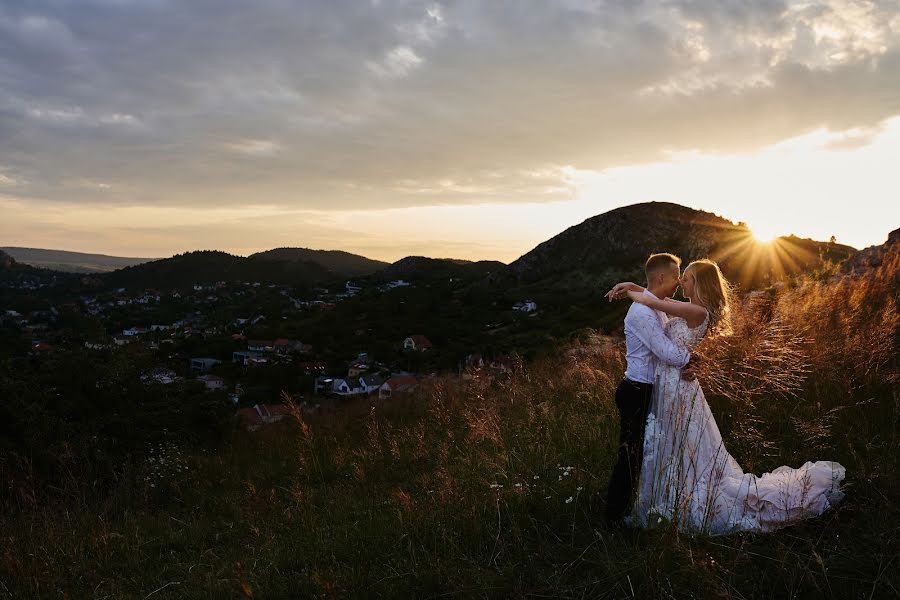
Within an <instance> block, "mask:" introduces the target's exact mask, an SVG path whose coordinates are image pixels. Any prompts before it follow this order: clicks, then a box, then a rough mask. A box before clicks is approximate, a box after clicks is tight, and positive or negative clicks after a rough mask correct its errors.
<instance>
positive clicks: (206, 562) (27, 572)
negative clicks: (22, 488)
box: [0, 264, 900, 599]
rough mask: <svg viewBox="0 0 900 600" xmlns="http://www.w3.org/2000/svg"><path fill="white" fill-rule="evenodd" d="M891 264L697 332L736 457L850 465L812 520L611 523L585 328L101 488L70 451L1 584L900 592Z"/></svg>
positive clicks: (604, 419)
mask: <svg viewBox="0 0 900 600" xmlns="http://www.w3.org/2000/svg"><path fill="white" fill-rule="evenodd" d="M897 267H898V265H896V264H894V265H886V266H885V267H884V268H882V270H881V271H879V272H877V273H876V274H874V275H873V276H871V277H869V278H867V279H863V280H859V279H857V280H841V281H832V282H828V281H810V280H807V281H802V282H798V283H796V284H794V285H793V286H791V287H789V288H788V289H783V290H779V291H775V292H773V293H772V294H770V295H769V296H767V297H765V298H760V299H755V300H752V301H746V302H744V303H742V304H741V305H740V306H739V307H738V311H737V315H736V327H735V335H733V336H731V337H729V338H719V339H717V340H710V341H709V342H708V343H705V344H704V348H703V353H704V356H705V357H706V360H705V361H704V365H705V367H706V369H707V372H706V373H705V374H704V375H703V376H701V383H703V385H704V389H706V390H707V391H706V393H707V397H708V399H709V401H710V405H711V406H712V409H713V412H714V414H715V416H716V419H717V422H718V423H719V426H720V428H721V430H722V433H723V435H724V437H725V443H726V445H727V447H728V449H729V451H730V452H731V453H732V454H733V455H734V456H735V458H737V460H738V461H739V462H740V463H741V464H742V466H743V467H744V468H745V470H747V471H751V472H754V473H757V474H760V473H762V472H764V471H770V470H772V469H773V468H775V467H777V466H779V465H782V464H788V465H792V466H799V465H800V464H802V463H803V462H805V461H806V460H822V459H824V460H828V459H831V460H837V461H839V462H841V463H842V464H844V465H845V466H846V467H847V481H846V483H845V490H846V492H847V497H846V498H845V500H844V501H843V502H842V503H841V504H840V505H839V506H838V507H837V508H835V509H833V510H830V511H829V512H827V513H826V514H824V515H823V516H822V517H820V518H817V519H812V520H808V521H804V522H802V523H800V524H797V525H794V526H792V527H790V528H787V529H785V530H782V531H779V532H776V533H772V534H740V535H734V536H727V537H715V538H710V537H703V536H690V535H686V534H684V533H681V532H679V531H678V530H677V529H675V528H674V527H671V526H667V527H661V528H658V529H654V530H649V531H645V530H629V529H624V530H623V529H615V530H610V529H607V528H606V527H605V526H604V525H603V522H602V514H603V507H604V500H605V491H606V482H607V478H608V476H609V473H610V470H611V467H612V460H613V457H614V447H615V444H616V441H617V440H616V436H617V415H616V411H615V406H614V404H613V390H614V388H615V386H616V384H617V382H618V379H619V378H620V377H621V373H622V370H623V367H624V365H623V363H622V350H621V348H619V347H616V346H611V345H610V344H609V343H608V341H607V340H606V338H602V337H599V336H597V337H595V338H590V339H587V340H585V341H582V342H573V344H572V346H571V347H570V348H568V349H566V350H565V351H562V352H560V353H559V354H558V355H557V356H555V357H553V358H549V359H543V360H539V361H536V362H534V363H532V364H528V365H520V366H519V367H518V368H517V369H515V371H514V372H513V373H511V374H509V375H506V376H500V377H488V376H486V375H480V376H477V377H475V378H474V379H472V380H469V381H458V380H456V379H453V378H450V377H445V378H437V379H435V380H433V381H431V382H429V383H428V385H426V386H424V387H423V388H422V389H420V391H419V393H418V394H417V395H416V396H415V397H411V398H408V399H406V400H397V399H395V400H392V401H391V402H390V403H379V402H378V401H372V402H369V401H363V402H360V403H358V404H355V405H351V406H347V407H344V408H343V409H341V410H338V411H334V412H329V413H324V414H323V413H318V414H316V413H313V414H307V413H305V412H303V411H300V410H297V411H296V412H295V419H293V420H291V421H289V422H283V423H280V424H278V425H276V426H272V427H270V428H268V429H267V430H264V431H258V432H256V433H254V434H248V433H246V432H242V431H239V430H236V431H235V434H234V436H233V438H232V439H231V440H230V442H229V443H227V444H222V445H220V446H217V447H206V448H202V447H201V448H189V447H186V446H184V445H181V444H180V443H179V440H177V439H173V440H170V442H171V443H170V444H169V445H166V446H165V447H164V448H162V449H160V448H158V447H157V448H155V449H153V453H151V451H150V450H151V449H150V448H148V449H147V452H146V453H145V454H143V455H141V456H134V457H133V459H132V460H130V461H128V462H127V464H124V465H123V466H122V470H121V478H120V480H119V482H118V484H116V485H115V486H114V487H113V488H112V489H94V488H93V487H92V484H91V482H90V481H84V480H80V479H79V477H78V476H77V470H76V471H75V472H73V477H72V483H71V485H69V486H68V487H67V488H65V489H55V490H54V489H43V488H41V487H40V486H39V485H37V484H35V488H34V492H33V493H29V494H23V495H22V496H21V497H22V498H27V499H28V500H27V501H25V500H22V501H20V502H18V503H16V504H15V505H14V506H10V507H7V510H4V512H3V513H2V515H0V532H2V535H0V598H2V597H5V596H6V597H11V598H20V597H41V598H43V597H46V598H57V597H62V598H68V597H77V598H83V597H92V598H154V599H161V598H236V597H237V598H279V597H322V598H329V597H432V598H438V597H441V598H443V597H536V598H541V597H562V598H632V597H633V598H888V597H897V596H900V576H898V571H900V559H898V556H900V543H898V539H900V535H898V533H900V519H898V510H897V508H896V507H897V506H898V503H900V486H898V483H897V476H896V473H897V467H898V465H897V458H898V456H900V452H898V440H897V429H898V427H897V426H898V414H900V395H898V388H897V385H896V384H897V360H896V341H897V332H898V322H900V321H898V313H897V305H896V294H895V290H896V289H897V283H898V282H897V281H896V275H895V273H897V272H898V269H897ZM717 373H721V374H723V375H724V376H722V377H717V376H716V374H717ZM163 455H164V456H163ZM151 456H152V457H153V458H154V459H155V460H154V461H150V457H151ZM161 457H162V461H161V462H160V458H161ZM179 467H181V468H180V469H179ZM73 468H75V467H73Z"/></svg>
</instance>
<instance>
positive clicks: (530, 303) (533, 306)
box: [512, 300, 537, 313]
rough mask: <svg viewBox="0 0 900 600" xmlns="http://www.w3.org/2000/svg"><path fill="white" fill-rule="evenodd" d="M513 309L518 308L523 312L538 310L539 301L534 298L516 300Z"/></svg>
mask: <svg viewBox="0 0 900 600" xmlns="http://www.w3.org/2000/svg"><path fill="white" fill-rule="evenodd" d="M512 308H513V310H518V311H522V312H526V313H528V312H534V311H536V310H537V303H536V302H535V301H534V300H523V301H522V302H516V303H515V304H513V307H512Z"/></svg>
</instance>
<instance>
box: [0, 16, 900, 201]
mask: <svg viewBox="0 0 900 600" xmlns="http://www.w3.org/2000/svg"><path fill="white" fill-rule="evenodd" d="M898 14H900V8H898V6H897V4H896V3H895V2H890V3H889V2H883V3H878V2H864V1H849V0H826V1H820V2H786V1H781V0H763V1H760V2H752V3H749V2H743V1H741V0H676V1H672V2H665V3H635V2H626V1H624V0H623V1H619V2H602V3H595V2H586V1H585V2H580V1H576V0H565V1H560V2H552V3H548V2H539V1H537V0H533V1H531V0H529V1H526V0H519V1H515V2H513V1H507V2H489V3H485V2H476V1H475V0H458V1H452V2H451V1H447V2H405V1H399V0H397V1H390V0H384V1H382V2H377V3H342V2H331V1H326V0H319V1H310V2H303V3H286V2H280V1H276V0H259V1H258V2H254V3H252V4H247V3H244V2H238V1H237V0H216V1H213V0H200V1H198V2H192V3H174V2H168V1H164V0H143V1H137V0H135V1H125V0H118V1H113V0H106V1H98V0H92V1H88V0H85V1H84V2H79V3H65V2H58V1H55V0H34V1H32V2H28V3H18V2H2V1H0V56H3V57H4V58H3V60H2V61H0V90H2V91H0V138H2V139H3V140H4V143H3V144H2V145H0V164H3V165H7V166H8V167H9V169H10V171H9V172H15V173H16V174H17V177H16V178H15V179H16V180H17V181H18V180H20V179H21V181H23V182H27V184H25V183H21V184H20V185H18V186H17V194H18V195H19V196H20V197H22V198H31V199H32V201H34V202H48V201H49V202H62V201H66V202H79V201H80V202H85V203H90V202H94V203H96V202H101V201H102V202H104V203H112V204H118V205H153V206H178V205H183V204H186V203H190V204H191V205H194V206H204V205H206V206H229V205H240V204H242V203H245V202H247V199H248V198H253V199H255V200H258V201H264V202H268V203H272V204H275V205H279V206H283V207H289V208H305V209H322V210H333V209H362V208H387V207H402V206H421V205H434V204H462V203H478V202H483V201H491V202H521V201H528V202H547V201H558V200H565V199H568V198H570V197H571V195H572V188H571V184H570V182H569V181H568V180H567V176H566V172H567V171H566V169H568V168H576V169H581V170H587V169H591V170H603V169H608V168H612V167H619V166H624V165H629V164H639V163H648V162H653V161H658V160H662V159H664V158H665V157H667V156H669V155H671V153H673V152H684V151H703V152H729V153H733V152H745V151H753V150H757V149H759V148H762V147H764V146H766V145H769V144H772V143H775V142H778V141H779V140H782V139H786V138H789V137H792V136H796V135H800V134H802V133H805V132H809V131H813V130H816V129H820V128H826V129H829V130H831V131H844V130H851V131H856V130H861V131H866V130H870V129H872V128H874V127H877V126H878V124H879V123H881V122H882V121H884V120H885V119H887V118H889V117H891V116H893V115H895V114H900V35H898V34H900V17H898ZM851 137H853V136H852V135H851ZM857 138H858V136H857ZM848 139H849V138H848ZM847 143H852V142H847ZM72 181H94V182H103V183H105V184H107V185H109V186H110V187H109V188H106V189H103V194H102V198H98V195H97V191H98V190H97V189H91V187H90V186H72V185H71V182H72Z"/></svg>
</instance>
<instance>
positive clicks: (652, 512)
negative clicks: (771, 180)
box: [606, 254, 845, 535]
mask: <svg viewBox="0 0 900 600" xmlns="http://www.w3.org/2000/svg"><path fill="white" fill-rule="evenodd" d="M644 271H645V275H646V278H647V287H646V288H643V287H641V286H639V285H636V284H634V283H630V282H626V283H619V284H616V285H615V286H614V287H613V288H612V289H611V290H610V291H609V292H607V294H606V297H607V298H608V299H609V300H610V301H612V300H615V299H620V298H626V297H627V298H630V299H631V300H632V301H633V302H634V303H633V304H632V305H631V307H630V308H629V310H628V314H627V315H626V317H625V347H626V356H625V358H626V370H625V377H624V379H623V380H622V382H621V383H620V384H619V387H618V388H617V390H616V398H615V400H616V406H617V407H618V410H619V417H620V436H619V448H618V457H617V461H616V464H615V467H614V468H613V472H612V476H611V477H610V481H609V491H608V495H607V504H606V518H607V521H608V522H609V523H610V524H621V523H626V524H631V525H634V526H638V527H652V526H654V525H656V524H658V523H662V522H664V521H665V522H670V523H674V524H676V525H677V527H678V528H679V529H680V530H682V531H689V532H694V533H705V534H710V535H719V534H726V533H733V532H737V531H757V532H763V531H772V530H775V529H778V528H779V527H783V526H785V525H790V524H792V523H794V522H796V521H798V520H801V519H805V518H809V517H813V516H816V515H819V514H821V513H822V512H824V511H825V510H827V509H828V508H829V507H830V506H832V505H834V504H836V503H837V502H839V501H840V499H841V498H842V497H843V493H842V492H841V491H840V483H841V481H843V479H844V475H845V469H844V467H843V466H841V465H840V464H839V463H836V462H832V461H817V462H807V463H805V464H804V465H803V466H801V467H799V468H797V469H794V468H791V467H786V466H782V467H778V468H777V469H775V470H774V471H772V472H771V473H765V474H763V475H761V476H759V477H757V476H756V475H753V474H751V473H744V471H743V470H742V469H741V467H740V465H739V464H738V463H737V461H735V460H734V458H732V456H731V455H730V454H729V453H728V451H727V450H726V449H725V446H724V444H723V442H722V436H721V434H720V433H719V428H718V426H717V425H716V421H715V419H714V418H713V415H712V412H711V411H710V408H709V404H707V401H706V398H705V397H704V395H703V390H702V389H701V387H700V383H699V382H698V381H697V379H696V377H695V375H694V373H693V366H694V364H693V363H694V362H695V361H693V360H692V359H691V352H692V351H693V349H694V347H695V346H696V345H697V344H698V343H699V342H700V340H701V339H703V337H704V336H705V335H722V334H727V333H728V328H729V327H728V323H729V296H730V286H729V284H728V282H727V280H726V279H725V277H724V276H723V275H722V272H721V271H720V270H719V267H718V265H717V264H716V263H714V262H713V261H710V260H698V261H695V262H692V263H691V264H689V265H688V266H687V268H685V270H684V274H681V272H680V271H681V260H680V259H679V258H678V257H677V256H674V255H672V254H653V255H651V256H650V258H648V259H647V262H646V264H645V265H644ZM679 285H680V286H681V288H682V294H683V296H684V297H685V298H687V301H686V302H681V301H677V300H674V299H673V298H671V296H672V295H673V294H674V293H675V290H676V289H678V286H679ZM635 488H637V489H636V490H635Z"/></svg>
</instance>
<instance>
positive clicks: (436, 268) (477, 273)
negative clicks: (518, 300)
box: [375, 256, 506, 281]
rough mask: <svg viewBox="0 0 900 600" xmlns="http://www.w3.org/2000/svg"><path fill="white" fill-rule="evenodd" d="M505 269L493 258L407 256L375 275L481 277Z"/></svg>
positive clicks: (423, 277) (416, 277) (419, 278)
mask: <svg viewBox="0 0 900 600" xmlns="http://www.w3.org/2000/svg"><path fill="white" fill-rule="evenodd" d="M505 270H506V265H505V264H504V263H502V262H499V261H495V260H480V261H476V262H472V261H469V260H461V259H456V258H428V257H426V256H407V257H405V258H401V259H400V260H398V261H397V262H395V263H393V264H391V265H389V266H387V267H385V268H384V269H381V270H380V271H378V272H377V273H376V274H375V277H376V278H378V279H383V280H392V279H405V280H407V281H416V280H421V279H446V278H450V277H477V278H481V277H484V276H486V275H488V274H490V273H493V272H502V271H505Z"/></svg>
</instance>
